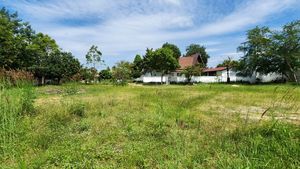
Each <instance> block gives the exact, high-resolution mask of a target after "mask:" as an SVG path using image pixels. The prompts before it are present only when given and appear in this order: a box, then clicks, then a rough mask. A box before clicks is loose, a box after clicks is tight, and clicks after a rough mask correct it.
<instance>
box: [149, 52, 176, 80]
mask: <svg viewBox="0 0 300 169" xmlns="http://www.w3.org/2000/svg"><path fill="white" fill-rule="evenodd" d="M178 67H179V63H178V60H177V59H176V58H175V57H174V53H173V51H172V50H171V49H169V48H159V49H157V50H155V51H153V50H152V49H147V51H146V55H145V57H144V69H145V71H150V72H151V71H153V70H155V71H157V72H161V73H162V77H163V75H165V74H167V73H169V72H171V71H174V70H176V69H177V68H178Z"/></svg>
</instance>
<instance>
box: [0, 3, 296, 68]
mask: <svg viewBox="0 0 300 169" xmlns="http://www.w3.org/2000/svg"><path fill="white" fill-rule="evenodd" d="M0 7H6V8H7V9H9V10H10V11H11V12H15V11H17V12H18V14H19V17H20V18H21V19H22V20H23V21H28V22H30V24H31V25H32V27H33V29H34V30H36V31H37V32H42V33H45V34H48V35H50V36H51V37H52V38H54V39H55V40H56V42H57V43H58V45H59V46H60V47H61V48H62V49H63V50H65V51H69V52H72V53H73V55H74V56H75V57H76V58H78V59H79V60H80V61H81V63H82V64H86V61H85V55H86V53H87V52H88V50H89V48H90V47H91V46H92V45H97V46H98V47H99V49H100V51H101V52H102V53H103V59H104V61H105V65H101V66H100V65H99V66H98V68H99V69H104V68H106V67H107V66H110V67H111V66H113V65H114V64H115V63H117V62H119V61H122V60H125V61H132V60H133V59H134V57H135V55H136V54H140V55H144V54H145V51H146V48H153V49H156V48H159V47H161V46H162V44H164V43H165V42H169V43H173V44H176V45H177V46H178V47H179V48H180V50H181V52H182V53H183V54H184V53H185V49H186V47H187V46H188V45H190V44H191V43H196V44H200V45H203V46H205V47H206V49H207V52H208V54H209V55H210V58H209V60H208V66H209V67H214V66H216V65H217V64H219V63H221V62H222V61H223V60H224V59H226V58H227V57H231V58H233V59H239V57H241V56H242V54H241V53H238V52H237V50H236V49H237V47H238V46H239V45H240V44H241V43H242V42H244V41H245V39H246V32H247V30H249V29H252V28H254V27H255V26H268V27H270V28H271V29H274V30H280V29H281V27H282V26H283V25H284V24H286V23H288V22H291V21H294V20H297V19H300V0H72V1H71V0H0Z"/></svg>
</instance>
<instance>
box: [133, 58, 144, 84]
mask: <svg viewBox="0 0 300 169" xmlns="http://www.w3.org/2000/svg"><path fill="white" fill-rule="evenodd" d="M142 71H143V59H142V57H141V56H140V55H136V56H135V58H134V61H133V65H132V77H133V78H139V77H141V76H142Z"/></svg>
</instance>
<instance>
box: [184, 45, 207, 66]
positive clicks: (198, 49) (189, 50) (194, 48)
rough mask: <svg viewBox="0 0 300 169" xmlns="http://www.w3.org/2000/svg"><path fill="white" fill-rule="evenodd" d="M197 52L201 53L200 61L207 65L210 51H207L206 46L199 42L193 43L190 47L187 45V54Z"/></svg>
mask: <svg viewBox="0 0 300 169" xmlns="http://www.w3.org/2000/svg"><path fill="white" fill-rule="evenodd" d="M196 53H199V54H200V55H201V58H200V60H199V62H200V63H201V64H202V65H203V66H204V67H205V66H206V65H207V61H208V59H209V57H210V56H209V55H208V53H207V52H206V48H205V47H204V46H201V45H199V44H191V45H189V46H188V47H186V54H185V56H191V55H193V54H196Z"/></svg>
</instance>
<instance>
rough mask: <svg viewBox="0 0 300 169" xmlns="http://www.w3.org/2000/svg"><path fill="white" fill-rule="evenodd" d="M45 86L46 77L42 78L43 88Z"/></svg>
mask: <svg viewBox="0 0 300 169" xmlns="http://www.w3.org/2000/svg"><path fill="white" fill-rule="evenodd" d="M44 85H45V76H42V86H44Z"/></svg>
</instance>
